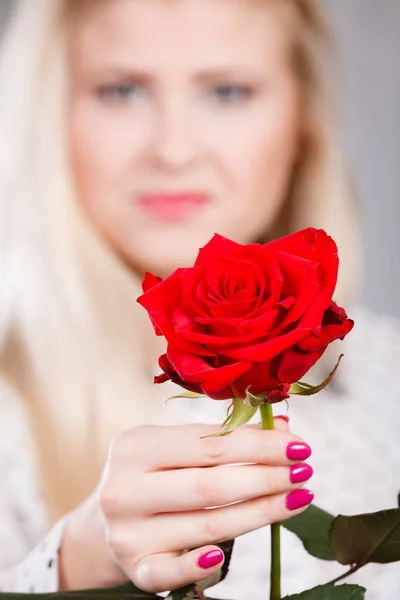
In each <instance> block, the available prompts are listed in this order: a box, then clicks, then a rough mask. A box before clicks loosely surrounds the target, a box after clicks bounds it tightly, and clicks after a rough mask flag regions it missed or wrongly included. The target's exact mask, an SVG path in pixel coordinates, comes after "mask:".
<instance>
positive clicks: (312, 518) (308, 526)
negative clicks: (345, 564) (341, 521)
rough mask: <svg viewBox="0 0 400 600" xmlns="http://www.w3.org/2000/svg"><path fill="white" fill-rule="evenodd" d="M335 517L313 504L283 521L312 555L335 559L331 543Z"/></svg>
mask: <svg viewBox="0 0 400 600" xmlns="http://www.w3.org/2000/svg"><path fill="white" fill-rule="evenodd" d="M334 519H335V517H334V516H333V515H330V514H329V513H327V512H326V511H324V510H322V509H321V508H318V506H315V504H311V505H310V506H309V507H308V508H307V510H305V511H304V512H303V513H301V514H300V515H296V516H295V517H292V518H291V519H288V520H287V521H284V522H283V523H282V526H283V527H285V528H286V529H288V530H289V531H291V532H292V533H294V534H295V535H297V537H298V538H300V540H301V541H302V542H303V545H304V548H305V549H306V550H307V552H308V553H309V554H312V556H316V557H317V558H320V559H322V560H334V558H333V555H332V550H331V547H330V544H329V532H330V529H331V527H332V523H333V521H334Z"/></svg>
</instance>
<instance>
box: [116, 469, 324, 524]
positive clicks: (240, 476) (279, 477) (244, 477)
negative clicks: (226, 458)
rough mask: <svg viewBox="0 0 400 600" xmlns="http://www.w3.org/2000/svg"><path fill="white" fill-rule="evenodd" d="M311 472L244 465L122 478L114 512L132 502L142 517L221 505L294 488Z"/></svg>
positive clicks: (128, 507) (124, 510) (122, 510)
mask: <svg viewBox="0 0 400 600" xmlns="http://www.w3.org/2000/svg"><path fill="white" fill-rule="evenodd" d="M312 474H313V470H312V468H311V467H310V466H309V465H307V464H306V463H300V464H296V465H292V466H291V467H269V466H260V465H246V466H226V467H209V468H200V469H199V468H197V469H176V470H174V471H160V472H157V473H147V474H146V475H145V476H142V478H141V480H140V481H139V483H138V481H137V480H136V481H135V482H133V481H132V482H131V484H129V483H128V482H127V481H126V479H125V481H124V486H123V485H122V482H121V494H123V495H121V496H120V498H121V501H120V505H119V507H118V512H119V514H121V513H123V514H126V515H127V514H129V512H130V511H132V504H133V503H134V510H135V512H136V513H138V514H142V515H146V516H147V515H152V514H157V513H166V512H184V511H188V510H199V509H201V508H210V507H217V506H223V505H226V504H231V503H233V502H240V501H245V500H251V499H252V498H259V497H261V496H268V495H273V494H278V493H283V492H286V491H290V490H292V489H296V488H297V487H299V486H300V485H304V483H305V482H306V481H308V480H309V479H310V477H311V476H312ZM138 489H140V493H138V491H137V490H138ZM160 490H162V494H160ZM177 490H182V492H184V493H182V494H179V493H177ZM132 498H134V501H132Z"/></svg>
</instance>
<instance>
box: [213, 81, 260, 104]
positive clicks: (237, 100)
mask: <svg viewBox="0 0 400 600" xmlns="http://www.w3.org/2000/svg"><path fill="white" fill-rule="evenodd" d="M253 94H254V90H253V89H252V88H251V87H249V86H248V85H233V84H224V85H217V86H214V87H213V88H212V89H211V90H210V95H211V96H212V97H213V98H214V99H215V100H216V101H217V102H220V103H221V104H241V103H243V102H245V101H246V100H249V99H250V98H251V97H252V96H253Z"/></svg>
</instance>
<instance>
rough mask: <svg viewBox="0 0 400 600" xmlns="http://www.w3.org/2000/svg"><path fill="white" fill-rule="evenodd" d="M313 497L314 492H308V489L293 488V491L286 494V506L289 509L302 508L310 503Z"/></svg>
mask: <svg viewBox="0 0 400 600" xmlns="http://www.w3.org/2000/svg"><path fill="white" fill-rule="evenodd" d="M313 499H314V494H313V493H312V492H310V490H305V489H301V490H294V492H290V493H289V494H288V495H287V496H286V507H287V508H288V509H289V510H296V509H297V508H302V507H303V506H307V504H311V502H312V501H313Z"/></svg>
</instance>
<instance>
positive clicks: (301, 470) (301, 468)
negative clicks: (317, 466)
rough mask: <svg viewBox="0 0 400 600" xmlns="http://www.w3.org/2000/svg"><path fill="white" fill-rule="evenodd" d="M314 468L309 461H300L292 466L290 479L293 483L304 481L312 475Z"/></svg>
mask: <svg viewBox="0 0 400 600" xmlns="http://www.w3.org/2000/svg"><path fill="white" fill-rule="evenodd" d="M313 473H314V471H313V468H312V467H310V465H308V464H307V463H300V464H298V465H292V466H291V467H290V481H291V482H292V483H302V482H303V481H307V480H308V479H310V477H312V474H313Z"/></svg>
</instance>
